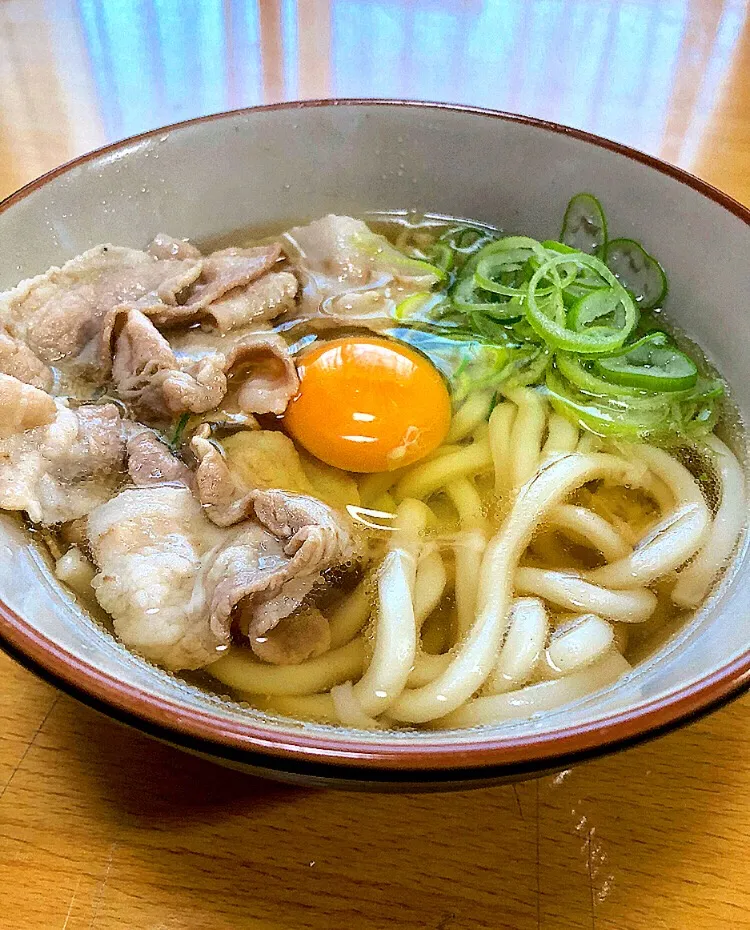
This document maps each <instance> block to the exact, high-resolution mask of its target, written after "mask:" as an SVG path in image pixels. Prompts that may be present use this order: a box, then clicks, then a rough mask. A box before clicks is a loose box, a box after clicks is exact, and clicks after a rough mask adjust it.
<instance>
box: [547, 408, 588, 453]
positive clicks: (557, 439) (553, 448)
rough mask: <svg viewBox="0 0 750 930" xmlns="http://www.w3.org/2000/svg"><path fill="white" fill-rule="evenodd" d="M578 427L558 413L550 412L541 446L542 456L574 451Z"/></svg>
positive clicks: (576, 443)
mask: <svg viewBox="0 0 750 930" xmlns="http://www.w3.org/2000/svg"><path fill="white" fill-rule="evenodd" d="M578 435H579V434H578V427H577V426H576V425H575V423H571V421H570V420H569V419H568V418H567V417H564V416H562V415H561V414H559V413H551V414H550V417H549V420H548V421H547V439H546V440H545V443H544V445H543V446H542V458H543V459H546V458H549V457H550V456H551V455H562V454H563V453H565V452H575V450H576V446H577V445H578Z"/></svg>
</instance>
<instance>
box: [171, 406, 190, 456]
mask: <svg viewBox="0 0 750 930" xmlns="http://www.w3.org/2000/svg"><path fill="white" fill-rule="evenodd" d="M189 420H190V414H189V413H183V414H182V416H181V417H180V419H179V420H178V421H177V423H176V424H175V428H174V432H173V433H172V436H171V437H170V439H169V440H168V441H167V445H168V446H169V448H170V449H171V450H172V452H176V451H177V450H178V449H179V448H180V446H181V445H182V434H183V433H184V432H185V427H186V426H187V425H188V421H189Z"/></svg>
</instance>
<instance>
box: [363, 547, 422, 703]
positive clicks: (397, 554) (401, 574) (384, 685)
mask: <svg viewBox="0 0 750 930" xmlns="http://www.w3.org/2000/svg"><path fill="white" fill-rule="evenodd" d="M414 561H415V560H414V557H413V556H412V555H411V554H410V553H409V552H406V551H405V550H404V549H392V550H391V551H390V552H388V553H387V555H386V557H385V559H384V560H383V564H382V566H381V567H380V570H379V573H378V618H377V623H376V625H375V648H374V650H373V654H372V659H371V660H370V664H369V665H368V666H367V670H366V671H365V673H364V675H363V676H362V677H361V678H360V680H359V681H358V682H357V683H356V685H355V686H354V694H355V695H356V697H357V700H358V701H359V704H360V707H361V708H362V711H363V712H364V713H365V714H366V715H367V716H368V717H377V716H378V714H381V713H382V712H383V711H384V710H386V709H387V708H388V706H389V705H390V704H391V702H392V701H393V700H394V699H395V698H397V697H398V695H399V694H401V692H402V691H403V690H404V687H405V686H406V680H407V678H408V677H409V672H410V671H411V669H412V666H413V665H414V656H415V653H416V650H417V627H416V623H415V621H414V603H413V600H412V598H413V592H414V576H415V573H416V566H415V564H414Z"/></svg>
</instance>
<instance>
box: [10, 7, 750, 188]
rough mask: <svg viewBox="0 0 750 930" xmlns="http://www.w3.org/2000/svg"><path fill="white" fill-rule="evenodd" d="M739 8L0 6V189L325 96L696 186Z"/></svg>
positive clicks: (740, 49) (724, 87) (738, 54)
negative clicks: (533, 140) (197, 122)
mask: <svg viewBox="0 0 750 930" xmlns="http://www.w3.org/2000/svg"><path fill="white" fill-rule="evenodd" d="M747 12H748V3H747V2H746V0H716V2H714V3H709V4H706V3H705V2H704V3H702V4H700V7H699V5H698V4H697V3H696V2H693V0H462V2H459V0H420V2H417V0H46V2H45V0H31V2H29V0H2V2H0V162H2V163H3V165H4V167H3V168H2V172H3V174H2V176H1V177H0V183H1V184H2V189H3V191H4V192H7V191H9V190H10V189H12V188H13V187H15V186H18V185H19V184H20V183H22V182H23V181H25V180H28V177H30V176H31V175H29V172H30V171H32V172H35V173H39V172H41V171H43V170H46V169H47V168H49V167H51V165H50V164H49V163H48V160H49V158H50V151H59V152H61V153H62V155H61V158H63V157H72V156H73V155H75V154H78V153H80V152H82V151H85V150H86V149H90V148H92V147H94V146H96V145H100V144H103V143H104V142H106V141H111V140H114V139H117V138H121V137H123V136H128V135H132V134H134V133H138V132H141V131H143V130H145V129H149V128H153V127H154V126H158V125H160V124H164V123H169V122H174V121H176V120H181V119H187V118H189V117H192V116H197V115H200V114H203V113H211V112H215V111H217V110H224V109H230V108H233V107H240V106H250V105H254V104H258V103H271V102H275V101H278V100H288V99H294V98H310V97H327V96H346V97H357V96H367V97H378V96H379V97H410V98H417V99H424V100H444V101H451V102H458V103H470V104H474V105H477V106H486V107H494V108H498V109H503V110H511V111H515V112H521V113H528V114H532V115H534V116H539V117H543V118H547V119H554V120H557V121H560V122H564V123H568V124H570V125H573V126H577V127H580V128H583V129H587V130H590V131H592V132H596V133H600V134H602V135H605V136H609V137H611V138H614V139H617V140H619V141H622V142H625V143H628V144H631V145H635V146H636V147H638V148H641V149H645V150H647V151H649V152H652V153H654V154H659V155H661V156H662V157H665V158H667V159H669V160H671V161H674V162H677V163H679V164H681V165H683V166H685V167H688V168H692V169H694V170H695V169H697V170H700V169H701V167H703V168H704V169H705V168H708V174H710V156H712V155H715V154H716V153H715V152H713V151H710V152H706V151H703V150H702V146H704V147H705V144H706V142H705V140H706V138H707V137H708V138H709V139H710V138H713V137H712V132H714V129H712V121H716V120H717V119H719V120H720V111H721V101H722V99H723V98H724V95H726V94H728V93H731V86H732V81H733V80H741V72H742V71H743V68H742V66H741V64H738V62H739V61H740V60H741V62H744V64H745V65H746V64H747V57H748V56H747V51H748V49H747V46H748V42H747V31H746V24H747ZM30 73H33V74H34V75H35V80H33V81H29V74H30ZM715 129H716V131H718V132H719V134H720V132H721V125H720V123H719V124H718V127H715ZM50 133H51V134H54V135H55V137H56V138H55V139H53V140H50V138H49V134H50ZM714 134H715V133H714ZM50 141H53V142H54V143H55V144H54V145H50V144H49V143H50ZM709 147H710V148H712V147H711V146H709ZM713 148H715V146H713ZM20 164H23V166H24V169H23V171H24V176H23V177H21V176H20V175H19V174H18V172H17V171H16V170H15V169H14V167H13V166H14V165H20Z"/></svg>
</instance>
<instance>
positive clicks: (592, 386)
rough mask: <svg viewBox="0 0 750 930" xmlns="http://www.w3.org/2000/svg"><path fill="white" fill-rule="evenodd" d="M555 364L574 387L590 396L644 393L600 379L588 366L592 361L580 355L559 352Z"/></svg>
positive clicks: (621, 396) (619, 395) (636, 394)
mask: <svg viewBox="0 0 750 930" xmlns="http://www.w3.org/2000/svg"><path fill="white" fill-rule="evenodd" d="M555 364H556V365H557V367H558V369H559V371H560V374H562V375H564V376H565V378H566V380H568V381H569V382H570V383H571V385H573V387H575V388H577V389H578V390H580V391H585V392H586V393H588V394H594V395H597V396H601V397H620V398H625V397H628V396H638V395H640V394H641V393H642V392H640V391H637V390H634V389H632V388H626V387H623V386H622V385H619V384H612V383H611V382H610V381H605V379H604V378H600V377H598V375H596V374H594V372H593V371H590V370H589V368H587V367H586V366H587V365H588V364H591V362H590V360H589V361H586V359H584V358H582V357H581V356H580V355H573V354H571V353H569V352H557V353H556V354H555Z"/></svg>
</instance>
